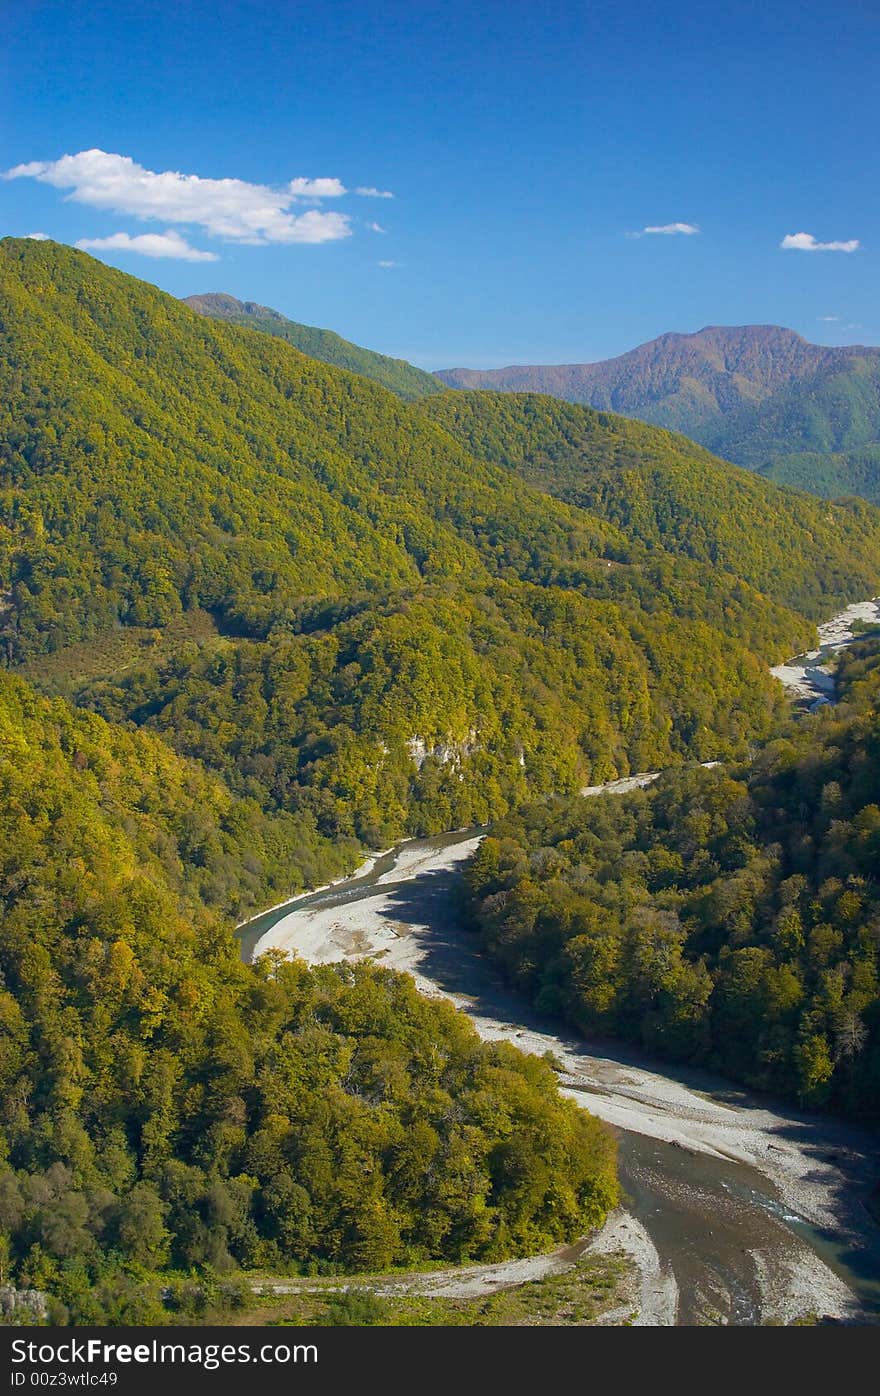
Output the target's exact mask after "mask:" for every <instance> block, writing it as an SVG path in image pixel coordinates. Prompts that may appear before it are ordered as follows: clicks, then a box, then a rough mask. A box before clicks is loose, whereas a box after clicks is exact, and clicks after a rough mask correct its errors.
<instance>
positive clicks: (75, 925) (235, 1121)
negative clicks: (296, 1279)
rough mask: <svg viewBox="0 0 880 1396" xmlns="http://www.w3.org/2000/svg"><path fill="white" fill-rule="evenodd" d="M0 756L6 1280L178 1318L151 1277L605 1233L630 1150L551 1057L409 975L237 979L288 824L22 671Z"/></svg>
mask: <svg viewBox="0 0 880 1396" xmlns="http://www.w3.org/2000/svg"><path fill="white" fill-rule="evenodd" d="M0 737H2V743H3V751H4V755H5V756H6V757H7V759H5V760H4V761H3V763H2V766H0V786H2V800H0V824H2V838H0V847H2V854H0V905H2V937H0V1266H2V1268H3V1272H4V1275H5V1276H6V1277H7V1279H8V1278H10V1277H11V1278H12V1279H13V1281H14V1282H16V1283H18V1284H19V1285H20V1286H35V1287H36V1288H38V1289H42V1290H44V1291H48V1292H49V1293H50V1295H52V1296H53V1300H54V1301H55V1307H54V1309H53V1314H54V1317H55V1318H56V1320H58V1319H61V1320H63V1319H65V1318H69V1319H70V1320H71V1321H73V1322H77V1323H84V1322H99V1321H112V1322H147V1321H163V1317H166V1318H167V1315H165V1314H164V1311H163V1309H162V1305H161V1303H159V1301H158V1299H157V1297H156V1296H157V1294H158V1289H157V1287H156V1286H155V1285H151V1284H150V1283H149V1281H150V1276H151V1274H153V1273H155V1272H159V1273H171V1272H182V1273H184V1274H186V1273H189V1272H191V1271H193V1270H194V1269H195V1270H197V1271H198V1270H200V1269H204V1267H208V1271H209V1272H210V1273H214V1274H217V1275H221V1276H222V1275H224V1274H228V1273H229V1272H230V1271H232V1270H233V1269H234V1268H235V1267H236V1266H245V1267H249V1268H254V1267H262V1268H264V1269H266V1268H269V1269H271V1268H273V1267H274V1268H276V1269H277V1268H279V1267H280V1268H284V1267H288V1266H293V1267H302V1266H308V1265H319V1266H320V1265H323V1266H325V1267H326V1266H338V1267H345V1268H348V1269H352V1268H353V1269H359V1268H360V1269H381V1268H383V1267H387V1266H391V1265H394V1264H398V1263H404V1262H406V1263H419V1262H424V1261H427V1260H430V1259H433V1258H440V1257H442V1258H444V1259H448V1260H452V1261H463V1260H466V1259H469V1258H471V1257H494V1256H503V1255H506V1254H511V1253H514V1252H516V1253H521V1252H524V1251H531V1250H535V1249H539V1248H540V1247H542V1246H545V1245H548V1244H553V1243H555V1242H559V1241H561V1240H563V1239H565V1238H567V1237H571V1238H573V1237H575V1236H576V1235H579V1234H580V1233H581V1232H582V1231H583V1230H584V1229H585V1228H589V1227H591V1226H594V1225H597V1224H598V1223H600V1222H601V1220H602V1218H603V1216H604V1214H605V1212H606V1210H607V1209H608V1207H609V1206H611V1205H613V1203H614V1200H615V1197H616V1185H615V1177H614V1158H613V1145H612V1143H611V1141H610V1137H609V1136H608V1134H607V1132H606V1131H605V1130H604V1128H603V1127H602V1126H600V1125H599V1124H598V1123H597V1122H596V1121H594V1120H593V1119H592V1118H591V1117H589V1116H588V1115H586V1114H585V1113H584V1112H583V1111H581V1110H578V1109H577V1107H575V1106H574V1105H572V1104H570V1103H568V1102H566V1101H563V1100H562V1099H561V1097H559V1096H558V1094H557V1092H556V1087H555V1077H554V1075H553V1072H552V1071H551V1070H550V1068H549V1067H548V1066H547V1065H546V1064H545V1063H543V1062H541V1061H539V1060H538V1059H536V1058H527V1057H524V1056H522V1055H521V1054H520V1053H518V1052H517V1051H515V1050H514V1049H511V1048H507V1047H505V1046H483V1045H481V1044H480V1042H479V1041H478V1039H477V1036H476V1033H475V1032H474V1030H473V1028H472V1027H471V1026H470V1024H469V1022H468V1020H467V1019H466V1018H465V1017H463V1016H462V1015H460V1014H458V1013H456V1011H455V1010H454V1009H453V1008H452V1007H451V1006H449V1005H446V1004H444V1003H433V1002H429V1001H428V1000H426V999H424V998H422V997H420V996H419V994H418V993H417V992H416V990H415V987H414V986H413V985H412V983H411V982H410V981H408V980H407V979H405V978H404V977H403V976H397V975H394V974H392V973H390V972H387V971H382V970H379V969H372V968H370V967H367V966H361V967H357V968H350V967H348V968H347V967H331V968H325V969H319V970H315V971H309V970H307V969H306V968H305V967H304V966H303V965H302V963H296V962H284V961H283V957H281V958H280V959H279V958H278V957H273V956H269V957H265V958H264V959H262V960H260V961H258V962H257V964H256V965H255V966H245V965H243V964H241V963H240V960H239V957H238V952H237V947H236V943H235V941H234V939H233V937H232V935H231V933H230V929H229V921H228V919H227V916H226V914H225V912H226V909H227V907H229V906H230V905H234V902H235V891H234V888H235V887H236V886H237V885H238V884H239V883H241V884H242V885H243V886H247V885H251V886H252V885H253V883H254V881H255V879H256V878H258V877H259V876H260V872H261V864H265V863H266V862H267V861H268V865H269V868H270V872H271V870H272V868H273V867H274V863H273V859H274V858H275V857H277V856H278V855H279V854H281V853H283V848H281V847H280V841H279V843H276V844H275V845H274V846H273V837H274V833H275V831H274V830H273V826H272V824H271V823H270V822H267V821H266V820H262V822H261V820H260V817H259V816H257V815H256V814H255V813H254V811H253V810H252V809H251V808H249V807H248V806H247V805H242V803H241V802H238V801H235V800H233V799H231V798H230V796H229V794H228V792H225V791H224V790H223V789H222V787H221V786H220V784H219V782H217V781H216V780H214V779H213V778H210V777H207V776H206V775H205V774H204V773H203V772H202V771H201V770H199V769H198V768H197V767H195V766H193V765H192V764H190V763H187V762H184V761H182V760H181V759H180V758H178V757H177V756H175V755H174V753H173V752H171V751H170V750H169V749H168V748H167V747H166V746H165V745H164V743H163V742H162V741H161V740H160V739H158V738H157V737H154V736H152V735H150V734H148V733H138V732H123V731H120V730H118V729H113V728H110V727H108V726H107V724H105V723H104V722H103V720H102V719H100V718H98V717H95V716H93V715H90V714H78V713H75V712H74V711H73V710H72V709H70V708H69V707H68V706H67V705H66V704H65V703H64V702H63V701H62V700H59V699H55V700H49V699H47V698H44V697H41V696H38V695H35V694H34V693H33V691H32V690H31V689H29V688H28V687H27V685H26V684H25V683H24V682H23V681H21V680H19V679H15V678H11V677H8V676H7V677H6V678H2V677H0ZM288 833H289V830H287V829H286V828H285V827H284V825H283V822H282V835H281V837H282V838H283V837H284V836H286V835H287V834H288ZM267 850H268V852H269V857H268V859H267V857H266V854H267ZM271 885H272V884H271V879H270V880H269V881H267V882H266V887H269V886H271ZM59 1306H60V1307H59Z"/></svg>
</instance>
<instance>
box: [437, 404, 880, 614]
mask: <svg viewBox="0 0 880 1396" xmlns="http://www.w3.org/2000/svg"><path fill="white" fill-rule="evenodd" d="M420 410H421V412H422V413H423V414H424V415H426V416H430V417H431V419H432V420H433V421H436V422H439V423H440V424H441V425H442V426H443V427H445V429H446V430H447V431H448V432H449V433H450V434H451V435H452V436H454V437H455V438H456V439H457V440H458V441H460V442H461V443H462V445H464V446H466V447H467V448H468V449H469V450H471V451H473V453H474V454H475V455H478V456H479V457H480V458H481V459H484V460H490V461H494V462H497V463H498V464H500V465H504V466H506V467H507V468H508V469H511V470H514V471H516V472H517V473H518V474H519V475H520V476H521V477H522V478H524V479H525V480H527V481H529V483H531V484H533V485H536V486H538V487H539V488H541V489H544V490H546V491H547V492H548V493H549V494H552V495H555V496H557V497H558V498H560V499H563V500H565V501H566V502H568V503H570V504H574V505H577V506H578V507H579V508H581V509H583V510H584V511H586V512H587V513H588V515H589V517H591V518H596V519H602V520H603V521H605V523H606V524H610V525H613V526H614V527H615V528H617V529H620V531H621V532H623V533H625V534H626V537H627V538H628V539H630V540H631V541H632V544H633V545H637V546H639V547H641V548H642V549H644V550H645V552H646V553H647V556H648V557H649V558H653V557H654V556H655V555H656V554H657V553H658V552H660V551H662V552H676V553H678V554H683V555H684V556H685V557H687V558H690V559H694V560H695V561H696V562H699V563H703V564H707V565H708V566H710V567H711V569H712V570H713V573H715V574H716V575H717V571H718V570H722V571H725V572H729V573H732V574H734V575H735V576H737V577H740V578H742V579H743V580H744V581H746V582H748V583H750V585H751V586H753V587H756V588H757V589H758V590H760V591H762V592H764V593H765V594H766V595H768V596H772V597H773V598H774V599H776V600H778V601H783V602H785V603H786V604H787V605H790V606H794V607H795V608H796V609H799V610H801V611H803V612H804V614H806V615H811V616H815V617H817V618H818V617H819V616H820V613H821V614H822V615H827V614H828V613H829V612H830V611H832V610H833V609H834V607H835V605H836V603H837V601H838V600H840V599H842V597H843V595H844V594H845V593H846V592H847V590H848V588H849V587H850V586H853V585H855V586H857V587H861V588H862V590H861V592H860V595H861V596H862V597H865V596H868V595H870V594H871V589H872V587H873V585H874V582H873V576H874V571H873V569H874V566H875V560H876V557H877V541H876V540H874V541H872V543H871V544H870V545H869V546H868V547H867V548H866V549H865V550H864V551H862V544H861V540H862V539H863V538H864V537H865V530H866V528H867V529H868V531H869V532H870V531H871V530H872V529H873V520H874V519H875V517H876V514H877V511H876V509H875V508H874V507H873V506H872V505H869V504H864V503H862V502H861V501H859V500H856V499H847V500H837V501H835V502H833V503H832V502H827V503H824V504H823V503H819V502H818V501H817V500H815V499H811V498H810V497H809V496H808V495H805V494H799V493H796V492H795V491H793V490H788V489H786V490H781V489H780V488H779V487H778V486H774V485H772V484H770V483H768V482H767V481H765V480H763V479H762V478H760V476H756V475H753V474H752V475H750V474H749V473H747V472H746V471H744V470H734V469H731V467H729V466H725V465H724V464H723V463H722V462H721V461H719V460H717V459H716V458H715V457H714V456H712V455H710V454H709V452H708V451H702V450H701V449H700V447H698V446H695V445H694V443H693V442H692V441H688V440H686V439H685V438H684V437H681V436H677V435H675V434H674V433H672V432H667V431H661V430H660V429H658V428H657V427H649V426H645V425H644V424H642V423H640V422H630V421H627V420H626V419H625V418H623V417H615V416H613V415H611V414H610V413H605V412H597V411H594V410H593V409H592V408H589V407H579V406H576V405H574V404H572V403H566V402H559V401H557V400H556V399H555V398H551V397H539V396H537V395H534V394H530V393H508V394H503V393H488V392H477V393H464V392H463V393H455V394H449V393H447V394H444V395H443V396H442V397H438V398H434V399H431V400H430V401H428V402H425V403H424V404H422V406H421V408H420ZM707 590H711V588H710V586H709V585H708V583H707Z"/></svg>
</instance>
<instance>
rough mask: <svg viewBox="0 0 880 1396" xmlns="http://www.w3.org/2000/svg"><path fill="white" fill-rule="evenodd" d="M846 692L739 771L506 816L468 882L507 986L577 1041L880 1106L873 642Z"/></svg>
mask: <svg viewBox="0 0 880 1396" xmlns="http://www.w3.org/2000/svg"><path fill="white" fill-rule="evenodd" d="M840 689H841V694H842V702H841V705H840V706H839V707H837V708H828V707H826V708H822V709H820V710H819V711H818V712H817V713H815V714H814V715H812V716H811V717H809V718H805V719H802V720H799V721H789V722H788V723H787V724H786V725H783V726H781V727H780V729H779V731H778V733H777V734H776V735H775V737H774V739H773V740H772V741H770V742H769V743H768V744H767V745H766V746H764V747H763V749H762V750H760V751H759V752H758V754H757V756H756V758H755V760H754V762H753V764H752V765H751V766H749V767H739V768H737V767H733V768H730V769H715V770H703V769H701V768H699V767H688V768H686V769H683V770H679V771H670V772H667V773H666V774H664V775H663V776H661V778H660V779H659V780H658V781H657V782H656V784H654V785H652V786H651V787H649V788H648V789H646V790H643V791H639V792H637V793H634V794H632V795H628V796H622V797H618V796H615V797H613V798H609V797H604V798H599V799H589V800H584V799H580V800H573V801H567V802H559V801H551V802H547V803H544V804H541V805H534V806H532V807H531V808H529V809H527V810H525V811H523V812H520V813H518V814H517V815H514V816H510V817H509V818H508V819H506V820H505V821H504V822H503V823H501V824H500V825H499V826H498V827H497V828H496V829H495V830H494V831H493V836H492V837H491V838H488V839H486V840H485V841H484V842H483V844H482V845H481V847H480V849H479V851H478V853H477V854H476V856H475V858H474V860H473V862H472V864H471V865H470V868H469V872H468V875H467V877H468V884H469V890H470V898H471V908H472V912H473V914H474V917H475V919H476V922H477V924H478V925H479V926H480V928H481V930H482V933H483V936H484V938H485V943H486V945H487V946H488V948H489V949H490V950H491V952H492V953H493V954H494V955H495V956H497V957H498V958H499V960H500V961H501V963H502V964H503V965H504V967H505V968H506V970H507V972H508V973H509V975H510V976H511V978H512V979H513V980H514V981H515V982H516V983H517V984H518V985H520V986H521V987H522V988H523V989H525V990H526V991H527V992H528V993H529V994H530V995H531V996H532V997H533V999H534V1000H535V1002H536V1003H537V1004H539V1005H540V1006H541V1007H542V1008H545V1009H549V1010H551V1011H554V1012H561V1013H563V1014H564V1015H565V1016H566V1017H567V1018H568V1019H569V1020H570V1021H571V1022H573V1023H574V1024H576V1025H577V1026H578V1027H579V1028H580V1029H582V1030H583V1031H585V1032H587V1033H591V1034H610V1035H615V1036H622V1037H624V1038H627V1039H629V1040H631V1041H635V1042H639V1043H641V1044H643V1045H644V1046H646V1047H648V1048H649V1049H650V1050H652V1051H656V1052H658V1053H660V1054H662V1055H664V1056H668V1057H672V1058H673V1059H675V1060H680V1061H690V1062H704V1063H708V1064H710V1065H711V1066H713V1067H715V1068H717V1069H719V1070H721V1071H723V1072H724V1073H725V1074H726V1075H729V1076H732V1077H734V1078H736V1079H738V1080H741V1081H745V1082H747V1083H749V1084H750V1085H754V1086H760V1087H764V1088H769V1089H772V1090H774V1091H779V1092H784V1093H785V1094H787V1095H790V1096H794V1097H796V1098H797V1099H798V1100H799V1101H801V1102H803V1103H805V1104H810V1105H819V1104H822V1105H825V1104H831V1105H833V1106H834V1107H835V1108H837V1109H841V1110H844V1111H846V1112H848V1113H850V1114H853V1115H857V1116H861V1117H864V1118H870V1119H873V1120H876V1119H878V1118H880V895H878V888H877V882H876V872H877V867H878V860H880V806H878V795H880V717H878V708H880V639H878V638H873V639H870V638H869V639H865V640H864V641H861V642H859V644H857V645H856V646H854V647H853V649H852V650H851V651H850V653H849V654H848V655H847V657H846V658H845V659H844V661H843V662H842V668H841V675H840Z"/></svg>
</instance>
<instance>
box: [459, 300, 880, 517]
mask: <svg viewBox="0 0 880 1396" xmlns="http://www.w3.org/2000/svg"><path fill="white" fill-rule="evenodd" d="M437 377H438V378H440V379H441V381H443V382H444V383H446V384H447V385H448V386H450V387H453V388H458V389H471V390H473V389H478V390H485V389H489V390H495V391H501V392H522V391H535V392H544V393H549V394H551V395H552V396H555V397H559V398H562V399H563V400H565V401H569V402H575V403H580V404H583V405H587V406H590V407H594V408H597V409H598V410H600V411H614V412H619V413H622V414H623V415H625V416H629V417H635V418H639V419H641V420H643V421H647V422H650V423H652V424H653V425H655V426H663V427H667V428H669V429H670V430H673V431H679V432H683V433H684V434H685V435H687V436H690V437H691V438H693V439H694V440H696V441H698V442H699V443H700V444H701V445H704V446H706V447H708V448H709V449H710V450H711V451H713V452H714V453H715V454H716V455H720V456H723V457H725V458H727V459H729V460H732V461H734V463H735V464H739V465H744V466H745V467H746V468H748V469H751V470H755V471H757V472H758V473H760V474H764V475H767V476H768V478H771V479H775V480H777V481H778V482H779V483H786V484H795V485H798V486H799V487H801V488H807V489H811V490H813V492H814V493H818V494H825V495H829V494H831V495H833V494H843V493H854V494H861V495H863V496H864V497H865V498H868V499H877V498H878V497H880V348H878V347H876V346H872V345H846V346H839V347H835V346H826V345H816V344H811V343H810V342H809V341H808V340H806V339H804V338H803V337H802V336H801V335H798V334H796V333H795V331H793V330H788V329H785V328H784V327H783V326H778V325H742V326H715V325H709V326H705V327H704V328H703V329H701V330H698V331H696V332H695V333H693V334H680V333H678V332H677V331H669V332H667V333H666V334H663V335H660V336H658V337H657V338H656V339H653V340H650V341H648V342H647V343H645V344H641V345H637V346H636V348H634V349H631V350H628V351H627V352H626V353H625V354H621V355H618V356H616V357H615V358H612V359H605V360H599V361H597V362H595V363H583V364H552V365H510V366H508V367H506V368H499V369H461V368H457V369H445V370H439V371H438V373H437Z"/></svg>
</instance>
